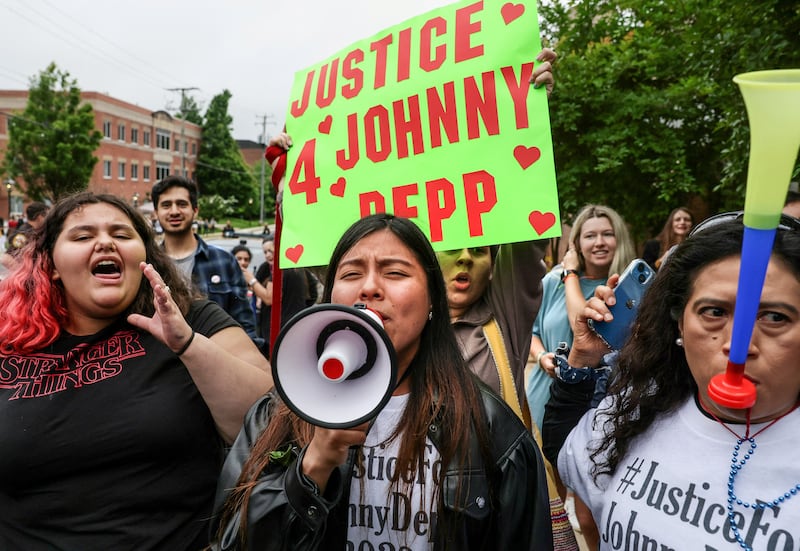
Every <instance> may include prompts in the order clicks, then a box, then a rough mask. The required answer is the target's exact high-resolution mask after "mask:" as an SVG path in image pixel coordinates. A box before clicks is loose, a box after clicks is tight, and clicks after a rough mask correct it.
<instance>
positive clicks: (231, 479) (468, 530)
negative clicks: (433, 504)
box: [211, 387, 553, 551]
mask: <svg viewBox="0 0 800 551" xmlns="http://www.w3.org/2000/svg"><path fill="white" fill-rule="evenodd" d="M481 392H482V396H483V403H484V408H485V410H486V417H487V420H488V422H489V434H490V438H491V443H490V444H491V446H492V452H491V453H492V456H493V458H494V460H495V466H496V470H495V471H494V473H495V475H494V476H493V477H492V475H487V473H486V472H485V470H484V469H483V461H482V458H481V455H480V453H479V451H478V447H477V445H476V438H473V439H471V442H472V443H473V444H472V445H471V447H470V465H471V466H470V467H463V468H464V469H466V475H465V476H466V479H465V481H464V484H463V486H462V489H461V492H460V495H458V496H456V483H457V480H458V472H459V471H460V470H461V469H462V467H461V466H460V465H458V464H450V465H449V466H448V467H447V469H446V470H445V472H443V473H442V475H443V477H442V478H443V487H442V490H441V492H442V496H443V499H444V512H443V513H440V521H439V526H440V527H441V526H455V527H456V529H455V530H450V531H449V533H448V541H443V540H444V534H443V532H444V530H440V531H439V534H438V537H437V539H436V543H435V545H434V546H433V549H435V550H442V549H453V550H458V551H469V550H472V549H485V550H496V549H515V550H525V549H528V550H536V551H541V550H545V551H546V550H548V549H550V550H552V548H553V543H552V542H553V536H552V530H551V521H550V506H549V498H548V495H547V480H546V478H545V470H544V464H543V461H542V457H541V454H540V452H539V449H538V447H537V446H536V443H535V442H534V440H533V439H532V438H531V435H530V433H529V432H528V431H527V430H525V427H524V426H523V424H522V423H521V422H520V421H519V419H518V418H517V416H516V415H515V414H514V413H513V412H512V411H511V410H510V409H509V408H508V406H507V405H506V404H505V403H504V402H503V401H502V399H500V398H499V397H498V396H497V395H496V394H494V392H492V391H491V390H489V389H488V388H484V387H481ZM274 399H275V398H274V396H273V395H272V393H270V394H267V395H266V396H265V397H264V398H262V399H261V400H260V401H259V402H257V403H256V404H255V405H254V406H253V408H252V409H251V410H250V412H249V413H248V414H247V417H246V418H245V423H244V426H243V428H242V430H241V432H240V433H239V436H238V437H237V439H236V442H235V443H234V444H233V447H232V449H231V450H230V453H229V455H228V457H227V459H226V461H225V465H224V467H223V471H222V475H221V477H220V481H219V485H218V486H217V497H216V503H215V518H214V520H213V521H212V525H211V529H212V540H213V539H215V536H216V531H217V529H218V527H219V526H218V522H219V516H218V515H219V511H220V509H221V507H222V504H223V502H224V500H225V498H226V497H227V491H228V489H229V488H231V487H233V486H234V485H235V484H236V481H237V479H238V477H239V474H240V473H241V468H242V465H243V463H244V461H245V460H246V459H247V457H248V454H249V452H250V448H251V445H252V444H253V442H254V441H255V439H256V438H257V437H258V435H259V434H260V433H261V431H262V430H263V428H264V427H265V426H266V425H267V424H268V423H269V409H270V408H269V404H270V402H271V401H272V400H274ZM443 430H447V427H442V426H440V425H438V424H436V423H433V424H431V425H430V427H429V429H428V438H430V440H431V442H433V444H434V445H435V446H437V447H438V444H439V435H440V434H441V433H442V431H443ZM304 452H305V450H300V451H296V450H295V451H294V452H293V456H292V457H290V462H288V465H286V466H281V465H272V466H271V467H270V468H268V469H267V470H266V471H265V472H264V473H262V475H261V478H260V480H259V482H258V484H257V485H256V487H255V488H254V489H253V492H252V495H251V498H250V503H249V512H248V523H247V524H248V529H247V533H248V538H247V541H248V543H247V547H246V548H245V549H248V550H250V549H252V550H254V551H255V550H259V551H267V550H278V549H280V550H284V549H286V550H292V551H300V550H306V549H325V550H327V549H346V541H347V505H348V503H349V490H350V478H351V476H350V475H351V473H352V472H353V463H354V460H355V452H351V453H350V456H349V458H348V461H347V463H346V464H344V465H342V466H341V467H340V468H339V469H338V470H336V471H334V473H333V474H332V475H331V478H330V479H329V481H328V484H327V488H326V491H325V495H315V492H314V489H313V487H312V486H311V485H309V484H308V483H307V482H305V481H304V480H303V478H302V477H301V476H300V472H299V466H300V464H301V462H302V456H303V453H304ZM490 478H493V479H494V480H495V484H494V488H495V491H494V498H493V499H494V501H493V503H495V506H494V507H492V506H491V503H492V502H490V499H491V498H490V496H489V493H490V492H489V485H490ZM457 498H458V499H457ZM441 516H443V517H444V518H441ZM450 522H454V523H455V524H447V523H450ZM238 530H239V518H238V514H237V517H236V518H234V520H233V521H232V522H230V523H228V525H227V526H226V527H225V530H224V536H223V537H222V538H221V541H217V542H216V543H214V544H213V545H212V549H215V550H233V549H237V550H239V549H243V548H241V547H240V546H239V542H238V541H237V532H238Z"/></svg>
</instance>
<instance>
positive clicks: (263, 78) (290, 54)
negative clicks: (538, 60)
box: [0, 0, 452, 140]
mask: <svg viewBox="0 0 800 551" xmlns="http://www.w3.org/2000/svg"><path fill="white" fill-rule="evenodd" d="M451 2H452V0H339V1H332V0H284V1H281V0H227V1H220V0H217V1H208V0H194V1H191V2H190V1H188V0H158V1H156V0H137V1H135V2H134V1H131V0H127V1H119V0H104V1H100V0H93V1H90V0H0V52H2V54H0V89H3V90H6V89H14V90H20V89H27V88H28V87H29V79H30V77H31V76H34V75H36V74H38V73H39V72H40V71H42V70H44V69H45V68H46V67H47V65H48V64H49V63H50V62H55V63H56V64H57V65H58V67H59V68H60V69H62V70H65V71H67V72H69V73H70V75H71V76H72V77H73V78H75V79H77V81H78V86H79V87H80V88H81V89H82V90H84V91H96V92H102V93H106V94H109V95H111V96H114V97H116V98H119V99H121V100H123V101H127V102H129V103H133V104H136V105H140V106H142V107H144V108H146V109H151V110H153V111H156V110H159V109H165V108H166V109H168V110H170V109H174V108H176V107H178V106H179V104H180V92H171V91H169V90H168V89H169V88H190V87H194V88H197V90H194V91H191V92H188V93H190V94H191V95H193V97H194V98H195V99H196V100H197V101H198V103H200V105H201V109H202V112H203V113H205V108H206V107H207V106H208V102H209V101H210V100H211V98H213V97H214V96H215V95H217V94H219V93H220V92H222V91H223V90H224V89H228V90H230V92H231V94H233V97H232V98H231V102H230V105H229V113H230V115H231V116H232V117H233V137H234V138H236V139H247V140H257V139H258V137H259V135H260V134H261V128H262V126H261V125H262V121H263V118H264V116H267V117H268V122H269V123H271V124H269V125H268V126H267V127H266V130H267V135H268V136H269V135H272V134H275V133H276V132H278V131H279V130H280V129H281V128H282V126H283V122H284V119H285V112H286V107H287V104H288V101H289V92H290V89H291V85H292V81H293V78H294V73H295V72H296V71H299V70H301V69H304V68H306V67H308V66H310V65H312V64H314V63H316V62H318V61H322V60H323V59H325V58H327V57H328V56H330V55H331V54H333V53H335V52H337V51H338V50H340V49H342V48H344V47H346V46H347V45H349V44H351V43H352V42H355V41H357V40H359V39H362V38H367V37H369V36H371V35H373V34H375V33H376V32H378V31H380V30H382V29H385V28H387V27H390V26H392V25H394V24H396V23H400V22H402V21H404V20H406V19H408V18H410V17H413V16H415V15H419V14H422V13H425V12H427V11H430V10H432V9H434V8H437V7H440V6H443V5H446V4H449V3H451Z"/></svg>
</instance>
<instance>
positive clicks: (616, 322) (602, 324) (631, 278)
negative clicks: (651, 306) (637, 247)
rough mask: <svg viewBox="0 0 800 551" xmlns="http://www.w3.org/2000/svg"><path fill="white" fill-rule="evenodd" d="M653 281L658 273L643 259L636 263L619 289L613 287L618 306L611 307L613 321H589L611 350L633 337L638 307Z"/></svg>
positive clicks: (621, 280)
mask: <svg viewBox="0 0 800 551" xmlns="http://www.w3.org/2000/svg"><path fill="white" fill-rule="evenodd" d="M654 277H655V273H654V272H653V269H652V268H651V267H650V266H649V265H648V264H647V262H645V261H644V260H642V259H640V258H637V259H635V260H633V262H631V263H630V264H628V267H627V268H625V270H624V271H623V272H622V275H621V276H620V277H619V281H618V282H617V286H616V287H614V297H615V298H616V299H617V302H616V304H614V305H613V306H609V307H608V309H609V311H610V312H611V315H612V316H614V319H613V320H611V321H594V320H592V319H589V320H587V322H588V324H589V327H590V328H592V330H593V331H594V332H595V333H597V334H598V335H599V336H600V338H602V339H603V341H604V342H605V343H606V344H607V345H608V347H609V348H611V349H612V350H619V349H620V348H622V345H623V344H624V343H625V341H626V340H627V339H628V337H629V336H630V334H631V330H632V329H633V322H634V321H635V319H636V314H637V312H638V309H639V303H640V302H641V300H642V297H643V296H644V293H645V291H646V290H647V289H648V288H649V287H650V284H651V283H652V282H653V278H654Z"/></svg>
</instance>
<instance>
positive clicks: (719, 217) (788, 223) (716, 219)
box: [688, 210, 800, 237]
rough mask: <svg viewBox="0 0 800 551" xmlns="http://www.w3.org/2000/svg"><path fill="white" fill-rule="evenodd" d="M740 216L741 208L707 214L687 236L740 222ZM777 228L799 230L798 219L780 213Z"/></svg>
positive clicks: (742, 214) (741, 215)
mask: <svg viewBox="0 0 800 551" xmlns="http://www.w3.org/2000/svg"><path fill="white" fill-rule="evenodd" d="M742 218H744V211H743V210H737V211H732V212H723V213H720V214H715V215H714V216H709V217H708V218H706V219H705V220H703V221H702V222H700V223H699V224H697V225H696V226H695V227H693V228H692V231H690V232H689V235H688V237H691V236H693V235H695V234H698V233H701V232H703V231H705V230H707V229H708V228H712V227H714V226H718V225H720V224H727V223H729V222H741V221H742ZM778 229H779V230H797V231H800V220H798V219H797V218H795V217H794V216H789V215H788V214H781V219H780V222H778Z"/></svg>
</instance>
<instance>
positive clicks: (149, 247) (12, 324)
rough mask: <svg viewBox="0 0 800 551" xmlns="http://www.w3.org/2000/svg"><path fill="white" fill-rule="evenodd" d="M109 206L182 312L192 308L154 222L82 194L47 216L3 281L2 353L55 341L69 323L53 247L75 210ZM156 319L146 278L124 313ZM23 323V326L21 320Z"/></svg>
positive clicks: (117, 203)
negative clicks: (55, 277)
mask: <svg viewBox="0 0 800 551" xmlns="http://www.w3.org/2000/svg"><path fill="white" fill-rule="evenodd" d="M98 203H105V204H108V205H111V206H113V207H115V208H117V209H119V210H120V211H122V212H123V213H124V214H125V216H127V217H128V218H129V219H130V221H131V224H132V225H133V227H134V230H135V231H136V233H137V234H139V237H141V239H142V241H143V242H144V246H145V254H146V261H147V262H149V263H150V264H152V265H153V267H154V268H155V269H156V270H157V271H158V273H159V274H161V277H162V278H163V280H164V282H165V283H166V284H167V285H169V287H170V291H171V294H172V297H173V299H175V302H176V303H177V304H178V307H179V308H180V309H181V312H183V313H184V314H186V312H187V311H188V310H189V305H190V303H191V299H192V295H191V290H190V288H189V286H188V284H187V283H186V282H185V281H184V279H183V277H182V276H181V275H180V274H179V273H178V271H177V268H175V264H174V262H173V261H172V259H171V258H169V257H168V256H167V255H166V253H165V252H164V251H163V250H162V249H161V247H160V246H159V245H158V244H157V243H156V241H155V234H154V233H153V230H152V228H151V227H150V224H149V223H148V222H147V220H145V218H144V217H143V216H142V215H141V214H140V213H139V212H137V211H136V210H135V209H134V208H133V207H131V206H130V205H128V204H127V203H126V202H125V201H124V200H122V199H120V198H119V197H116V196H114V195H107V194H94V193H91V192H81V193H76V194H74V195H69V196H67V197H65V198H63V199H61V200H60V201H59V202H58V203H56V204H55V205H54V206H53V208H51V209H50V211H49V212H48V214H47V218H45V221H44V224H43V225H42V227H41V228H40V229H39V230H37V232H36V234H35V238H34V239H32V240H31V241H29V242H28V244H27V245H26V246H25V248H24V249H23V250H22V252H21V254H20V256H19V257H18V258H19V262H20V265H19V266H18V267H17V268H15V269H14V270H13V271H12V273H11V274H10V275H9V276H8V277H7V278H6V279H5V280H3V282H2V283H0V352H2V353H5V354H9V353H12V352H13V353H29V352H33V351H35V350H39V349H41V348H43V347H44V346H47V345H49V344H50V343H52V342H53V341H54V340H55V339H56V338H57V337H58V335H59V333H60V331H61V328H62V327H63V326H64V325H65V324H66V323H67V321H68V319H69V313H68V312H67V308H66V298H65V290H64V286H63V283H62V282H61V281H60V280H57V281H53V279H52V275H53V249H54V248H55V244H56V241H57V240H58V237H59V235H61V232H62V230H63V229H64V221H65V220H66V219H67V216H69V215H70V214H71V213H72V212H74V211H76V210H79V209H81V208H83V207H84V206H85V205H92V204H98ZM134 312H135V313H139V314H144V315H146V316H152V315H153V314H154V312H155V306H154V305H153V289H152V287H150V282H149V281H148V280H147V279H146V278H144V277H143V278H142V282H141V284H140V285H139V292H138V293H137V294H136V298H135V299H134V301H133V303H131V305H130V306H129V307H128V308H127V309H126V310H125V312H124V313H123V314H122V315H121V317H122V318H123V319H124V318H125V317H127V315H128V314H131V313H134ZM20 319H24V320H25V323H24V324H20V323H19V320H20Z"/></svg>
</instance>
